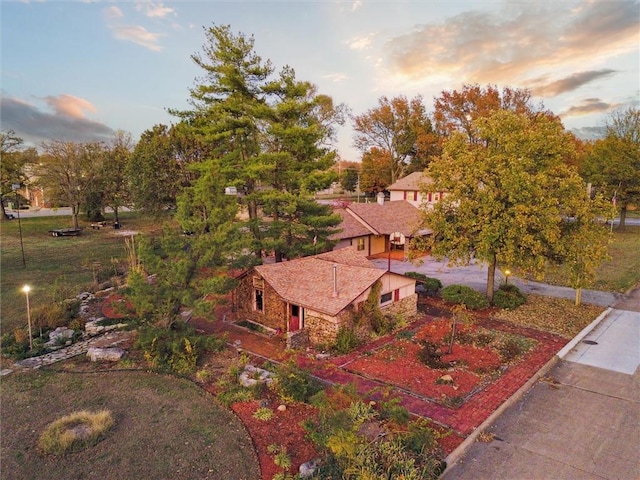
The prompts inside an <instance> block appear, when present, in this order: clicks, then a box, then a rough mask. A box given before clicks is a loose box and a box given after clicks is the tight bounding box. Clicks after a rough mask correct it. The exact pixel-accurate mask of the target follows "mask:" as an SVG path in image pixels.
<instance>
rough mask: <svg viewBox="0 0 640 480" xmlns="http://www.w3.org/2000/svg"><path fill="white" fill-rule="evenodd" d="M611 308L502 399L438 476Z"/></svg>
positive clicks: (449, 458)
mask: <svg viewBox="0 0 640 480" xmlns="http://www.w3.org/2000/svg"><path fill="white" fill-rule="evenodd" d="M611 310H612V308H611V307H608V308H607V309H606V310H605V311H603V312H602V313H601V314H600V315H598V317H597V318H596V319H595V320H594V321H593V322H591V323H590V324H589V325H587V326H586V327H585V328H583V329H582V330H581V331H580V333H578V335H576V336H575V337H574V338H573V339H572V340H571V341H570V342H569V343H567V344H566V345H565V346H564V347H562V349H560V351H559V352H558V353H557V354H555V355H554V356H553V357H552V358H551V359H550V360H549V361H548V362H547V363H546V364H544V366H543V367H542V368H541V369H540V370H538V371H537V372H536V373H535V374H533V375H532V376H531V378H529V380H527V381H526V382H525V383H524V384H523V385H522V386H521V387H520V388H519V389H518V390H517V391H516V392H515V393H514V394H513V395H511V397H509V398H508V399H507V400H505V401H504V403H503V404H502V405H500V406H499V407H498V408H497V409H496V410H495V411H494V412H493V413H492V414H491V415H489V416H488V417H487V419H486V420H485V421H484V422H482V423H481V424H480V425H479V426H478V427H477V428H476V429H475V430H474V431H473V432H472V433H471V434H470V435H469V436H468V437H467V438H465V439H464V441H463V442H462V443H461V444H460V445H458V447H457V448H456V449H455V450H454V451H453V452H451V453H450V454H449V455H447V457H446V458H445V459H444V461H445V462H446V464H447V467H446V468H445V469H444V471H443V472H442V473H441V474H440V476H439V477H438V478H442V477H443V476H444V474H445V473H447V471H449V470H450V469H451V468H452V467H453V466H454V465H455V464H456V463H457V462H458V460H460V458H461V457H462V456H463V455H464V454H465V453H466V452H467V450H468V449H469V448H470V447H471V445H473V444H474V443H475V441H476V440H477V438H478V437H479V436H480V434H481V433H482V432H483V431H485V430H486V429H487V428H489V427H490V426H491V424H493V422H495V421H496V420H497V419H498V417H499V416H500V415H502V413H503V412H504V411H505V410H506V409H507V408H509V407H510V406H512V405H513V404H514V403H516V402H518V401H519V400H520V399H521V398H522V397H523V396H524V395H525V394H526V393H527V392H528V391H529V390H530V389H531V388H532V387H533V386H534V385H535V384H536V383H537V382H538V380H540V378H541V377H543V376H545V375H546V374H547V372H549V370H551V369H552V368H553V367H554V366H555V365H556V364H557V363H558V362H559V361H560V360H562V359H563V358H564V357H565V356H566V355H567V354H568V353H569V352H570V351H571V350H572V349H573V348H574V347H575V346H576V345H577V344H578V343H579V342H581V341H582V339H583V338H584V337H586V336H587V335H588V334H589V333H591V331H592V330H593V329H594V328H595V327H597V326H598V324H599V323H600V322H601V321H602V320H604V319H605V318H606V317H607V315H609V313H610V312H611Z"/></svg>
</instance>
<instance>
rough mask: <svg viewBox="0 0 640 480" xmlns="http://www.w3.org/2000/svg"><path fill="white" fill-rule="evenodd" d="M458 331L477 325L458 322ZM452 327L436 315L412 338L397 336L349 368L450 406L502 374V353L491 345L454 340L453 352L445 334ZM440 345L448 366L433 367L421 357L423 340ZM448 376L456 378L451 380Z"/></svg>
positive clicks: (355, 361) (444, 360)
mask: <svg viewBox="0 0 640 480" xmlns="http://www.w3.org/2000/svg"><path fill="white" fill-rule="evenodd" d="M457 328H458V332H459V333H458V334H459V335H461V334H470V333H473V332H477V331H478V327H477V326H475V325H472V326H460V325H459V326H458V327H457ZM450 331H451V321H450V320H449V319H436V320H434V321H432V322H430V323H427V324H426V325H424V326H422V327H420V328H419V329H418V330H417V331H416V332H415V335H414V336H413V338H411V339H410V340H409V339H396V340H393V341H391V342H389V343H387V344H386V345H384V346H383V347H382V348H379V349H378V350H376V351H375V352H373V353H370V352H368V353H367V354H365V355H362V356H360V357H359V358H357V359H356V360H354V361H353V362H351V363H349V364H348V365H347V366H346V368H347V369H348V370H349V371H351V372H354V373H358V374H360V375H364V376H366V377H367V378H371V379H375V380H380V381H383V382H385V383H388V384H391V385H395V386H397V387H400V388H403V389H405V390H410V391H412V392H414V393H417V394H419V395H422V396H424V397H427V398H429V399H432V400H433V401H436V402H439V403H442V404H444V405H447V406H451V400H454V401H455V402H456V404H457V405H458V406H459V405H460V404H461V402H462V399H463V398H465V397H467V396H468V395H470V394H471V393H472V392H474V391H478V389H480V388H482V387H483V386H484V385H487V384H488V383H489V382H491V381H494V380H495V379H496V378H497V377H498V376H499V374H500V370H499V369H500V367H501V365H502V362H501V359H500V355H499V354H498V352H497V351H496V350H495V349H494V348H492V347H491V346H486V347H483V348H481V347H478V346H475V345H470V344H461V343H460V342H454V344H453V349H452V352H451V353H448V350H449V345H448V342H447V341H446V339H445V336H446V335H447V334H449V333H450ZM425 341H426V342H429V343H431V344H432V345H435V346H437V349H438V352H439V353H440V354H441V356H440V362H442V363H443V364H447V365H450V367H449V368H446V367H442V368H430V367H429V366H427V365H426V364H425V363H424V362H423V361H421V360H420V358H419V353H420V351H421V350H422V349H423V346H422V342H425ZM449 377H450V378H451V379H452V380H453V381H451V380H450V379H449Z"/></svg>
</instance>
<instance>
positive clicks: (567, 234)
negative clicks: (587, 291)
mask: <svg viewBox="0 0 640 480" xmlns="http://www.w3.org/2000/svg"><path fill="white" fill-rule="evenodd" d="M568 200H573V201H572V202H571V204H570V205H567V207H569V209H570V211H571V212H572V216H571V217H566V218H564V219H563V222H562V224H561V228H562V234H561V237H560V238H561V241H560V244H559V246H558V248H556V251H557V253H556V255H555V257H554V260H555V261H556V262H558V263H562V264H564V265H565V266H566V267H567V272H568V276H567V278H568V280H569V285H570V286H571V287H572V288H574V289H575V291H576V294H575V304H576V305H580V303H581V302H582V289H583V288H587V287H589V286H591V285H592V284H593V281H594V279H595V277H596V270H597V268H598V267H599V266H600V264H601V263H602V262H603V261H604V260H607V259H608V258H609V254H608V249H607V247H608V244H609V242H610V239H611V232H610V231H609V229H608V228H607V226H606V224H603V222H602V219H604V218H611V217H612V215H613V214H614V213H615V208H614V207H613V206H612V205H611V203H610V202H609V201H608V200H606V199H605V198H604V197H603V196H602V195H597V196H596V197H595V198H593V199H591V198H589V197H587V196H586V195H585V196H582V197H581V196H580V195H576V196H575V197H573V198H572V199H568Z"/></svg>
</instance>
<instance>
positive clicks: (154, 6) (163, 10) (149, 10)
mask: <svg viewBox="0 0 640 480" xmlns="http://www.w3.org/2000/svg"><path fill="white" fill-rule="evenodd" d="M136 9H137V10H141V11H142V12H144V14H145V15H146V16H147V17H151V18H154V17H155V18H162V17H166V16H167V15H170V14H172V13H174V12H175V10H174V9H173V8H171V7H165V6H164V5H163V4H162V3H154V2H152V1H145V2H137V4H136Z"/></svg>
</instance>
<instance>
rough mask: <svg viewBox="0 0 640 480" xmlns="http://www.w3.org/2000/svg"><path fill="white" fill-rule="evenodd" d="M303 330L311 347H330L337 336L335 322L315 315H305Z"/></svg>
mask: <svg viewBox="0 0 640 480" xmlns="http://www.w3.org/2000/svg"><path fill="white" fill-rule="evenodd" d="M304 328H305V330H306V331H307V335H308V337H309V343H310V344H311V345H332V344H333V343H334V342H335V341H336V337H337V335H338V324H337V323H336V322H335V320H329V319H326V318H322V317H320V316H317V315H307V316H306V317H305V319H304Z"/></svg>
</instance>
